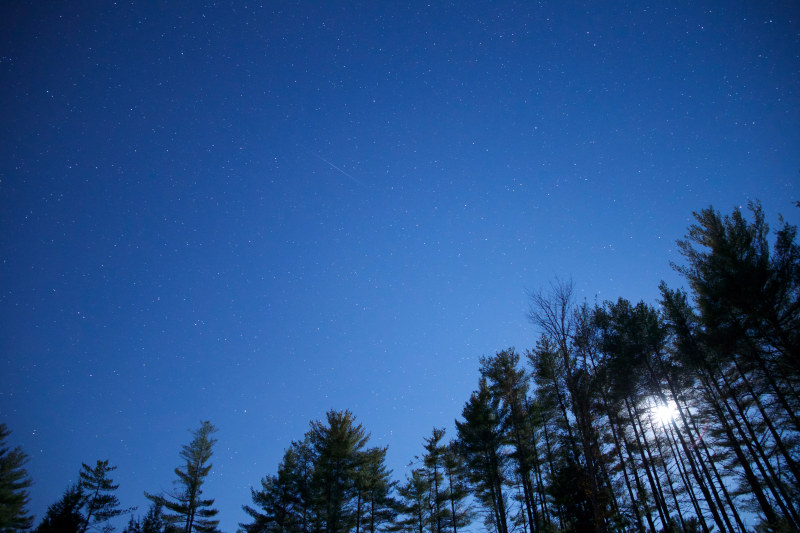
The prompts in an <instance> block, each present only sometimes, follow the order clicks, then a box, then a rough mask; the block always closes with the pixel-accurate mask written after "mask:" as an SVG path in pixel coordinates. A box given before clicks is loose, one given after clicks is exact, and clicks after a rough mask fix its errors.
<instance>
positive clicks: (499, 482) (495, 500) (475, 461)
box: [456, 377, 508, 533]
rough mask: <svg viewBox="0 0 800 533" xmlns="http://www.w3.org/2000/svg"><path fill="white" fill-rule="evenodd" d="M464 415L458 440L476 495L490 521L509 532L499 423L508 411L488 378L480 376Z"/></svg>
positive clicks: (505, 460)
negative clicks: (494, 395)
mask: <svg viewBox="0 0 800 533" xmlns="http://www.w3.org/2000/svg"><path fill="white" fill-rule="evenodd" d="M461 416H462V417H463V418H464V421H463V422H459V421H456V429H457V430H458V441H459V446H460V449H461V451H462V453H463V456H464V459H465V460H466V466H467V475H468V477H469V479H470V481H471V482H472V484H473V486H474V487H475V496H476V497H477V499H478V501H480V502H481V504H482V505H483V507H484V508H485V509H486V511H487V521H488V522H489V523H490V524H492V525H493V526H494V528H495V529H496V531H497V532H498V533H508V520H507V514H508V496H507V494H506V493H505V492H504V491H505V490H506V489H507V488H508V480H507V476H506V468H507V463H508V456H507V454H506V453H505V450H504V449H503V430H502V427H501V426H500V421H501V420H503V418H504V417H505V414H504V412H503V409H502V406H501V405H500V400H499V399H498V398H495V397H493V396H492V394H491V391H490V390H489V386H488V385H487V383H486V378H484V377H481V379H480V382H479V387H478V390H477V391H475V392H473V393H472V396H471V397H470V399H469V401H467V403H466V405H465V406H464V410H463V412H462V415H461Z"/></svg>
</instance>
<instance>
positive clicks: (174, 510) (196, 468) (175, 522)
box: [145, 421, 219, 533]
mask: <svg viewBox="0 0 800 533" xmlns="http://www.w3.org/2000/svg"><path fill="white" fill-rule="evenodd" d="M216 431H217V428H216V427H214V425H213V424H212V423H211V422H209V421H204V422H202V423H201V424H200V428H199V429H197V430H195V431H193V432H192V434H193V435H194V438H193V439H192V441H191V442H190V443H189V444H188V445H186V446H184V447H183V449H182V450H181V453H180V456H181V458H182V459H183V460H184V461H185V462H186V463H185V466H184V467H183V469H181V468H180V467H178V468H176V469H175V474H176V475H177V476H178V479H177V481H176V485H178V488H176V489H175V491H174V492H173V493H172V494H170V495H166V496H165V495H159V494H148V493H146V492H145V496H147V498H148V499H150V500H151V501H152V502H154V503H156V504H160V505H162V506H163V507H164V509H165V510H166V511H168V512H167V513H165V514H164V515H163V520H164V522H166V523H167V525H171V526H173V527H180V529H182V530H183V532H184V533H192V532H194V531H197V532H199V533H210V532H213V531H216V528H217V524H219V520H214V518H213V517H214V516H216V514H217V512H218V511H217V510H216V509H213V508H212V506H213V505H214V500H213V499H203V498H202V495H203V490H202V487H203V482H204V481H205V478H206V477H207V476H208V474H209V472H211V467H212V465H211V464H210V463H209V462H208V461H209V460H210V459H211V455H212V454H213V447H214V443H215V442H217V440H216V439H213V438H211V435H212V434H213V433H214V432H216Z"/></svg>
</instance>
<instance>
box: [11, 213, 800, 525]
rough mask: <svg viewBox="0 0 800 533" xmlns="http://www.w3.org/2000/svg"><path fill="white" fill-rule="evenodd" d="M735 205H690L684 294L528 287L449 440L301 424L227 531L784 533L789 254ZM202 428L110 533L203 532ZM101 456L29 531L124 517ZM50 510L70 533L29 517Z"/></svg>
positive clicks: (788, 479)
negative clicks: (416, 447) (172, 482)
mask: <svg viewBox="0 0 800 533" xmlns="http://www.w3.org/2000/svg"><path fill="white" fill-rule="evenodd" d="M750 212H751V216H750V217H749V218H750V219H749V220H748V219H747V218H746V217H745V216H744V215H743V214H742V213H741V212H740V211H738V210H736V211H734V212H733V213H732V214H731V215H727V216H722V215H720V213H718V212H716V211H714V210H713V209H711V208H709V209H705V210H703V211H701V212H699V213H696V214H695V219H696V223H695V224H693V225H692V226H690V228H689V230H688V233H687V235H686V237H685V239H684V240H682V241H679V243H678V244H679V247H680V250H681V252H682V254H683V257H684V259H685V264H683V265H680V266H675V268H676V269H678V270H679V272H680V273H681V274H682V275H683V276H684V277H685V279H686V281H687V284H688V287H689V293H687V292H684V291H682V290H676V289H672V288H670V287H667V286H666V285H663V284H662V286H661V287H660V292H661V297H660V301H659V302H658V305H657V306H656V307H654V306H651V305H648V304H646V303H643V302H639V303H635V304H634V303H632V302H629V301H627V300H624V299H619V300H617V301H615V302H605V303H603V304H588V303H585V302H583V303H581V302H576V301H575V298H574V294H573V288H572V285H571V283H564V282H556V283H554V284H552V285H551V286H550V287H549V288H548V289H544V290H540V291H538V292H535V293H533V294H531V296H530V303H531V306H530V311H529V317H530V319H531V321H532V322H533V324H534V325H535V326H536V327H537V328H538V329H539V330H540V332H541V337H540V339H539V340H538V342H537V343H536V346H534V347H533V348H532V349H529V350H526V351H525V352H524V353H519V352H517V351H516V350H514V349H507V350H503V351H500V352H498V353H496V354H495V355H493V356H489V357H483V358H481V360H480V379H479V382H478V384H477V388H476V390H475V391H474V392H473V393H472V395H471V396H470V398H468V399H467V400H466V402H465V405H464V408H463V411H462V413H461V416H460V417H459V419H458V420H456V422H455V430H456V431H455V434H454V435H452V436H451V438H449V439H446V438H445V437H446V435H445V430H444V429H440V428H434V429H433V430H432V432H431V434H430V435H429V436H427V437H425V438H423V439H421V442H422V449H421V455H420V456H419V457H417V458H415V461H414V462H413V463H412V465H413V468H412V469H411V471H410V472H409V473H408V474H407V476H406V477H405V479H402V480H394V479H392V476H391V472H390V471H389V470H388V469H387V467H386V464H385V458H386V448H380V447H371V446H369V435H368V433H367V432H366V430H365V429H364V428H363V427H362V425H361V424H359V423H357V422H356V420H355V417H354V416H353V415H352V414H351V413H350V412H349V411H331V412H329V413H328V414H327V416H326V419H325V420H323V421H316V422H312V423H311V425H310V427H309V430H308V432H307V433H306V434H305V435H304V436H303V438H302V439H301V440H298V441H295V442H293V443H291V444H290V445H289V447H288V448H287V449H286V451H285V453H284V456H283V459H282V460H281V462H280V464H279V465H278V467H277V470H276V472H275V473H274V474H269V475H267V476H265V477H264V478H263V479H262V480H261V482H260V485H259V486H258V487H255V488H253V489H252V490H251V492H252V498H251V499H252V501H251V502H250V503H249V504H248V505H245V506H244V507H243V508H244V510H245V512H246V513H247V515H248V517H249V518H248V522H247V523H243V524H240V526H241V530H242V531H245V532H248V533H256V532H269V533H343V532H348V533H350V532H352V533H376V532H399V531H403V532H409V533H459V532H460V531H466V530H467V529H469V530H475V529H476V528H477V529H485V530H487V531H490V532H492V533H517V532H519V533H526V532H530V533H540V532H542V533H544V532H556V531H565V532H566V531H574V532H595V531H596V532H617V531H636V532H645V531H651V532H655V531H668V532H679V531H684V532H699V531H702V532H710V531H722V532H738V531H752V530H754V529H755V530H757V531H762V532H775V533H778V532H783V531H787V532H788V531H799V530H800V392H799V391H800V247H798V244H797V242H796V228H795V227H794V226H791V225H789V224H787V223H785V222H784V221H783V220H781V221H780V227H779V228H778V229H777V231H776V232H775V233H774V243H773V244H772V246H770V243H769V242H768V238H769V237H770V231H769V228H768V227H767V224H766V222H765V220H764V215H763V213H762V210H761V208H760V206H759V205H758V204H752V205H750ZM213 430H214V428H213V426H212V425H211V424H210V423H207V422H206V423H204V424H203V425H202V426H201V428H200V429H199V430H198V431H197V432H196V433H195V438H194V440H193V441H192V443H191V444H190V445H189V446H187V447H184V450H183V452H182V454H181V456H182V458H183V459H185V461H186V462H185V465H184V468H183V469H180V468H179V469H176V474H177V475H178V481H179V485H178V486H179V489H178V490H176V492H175V493H173V494H171V495H152V494H148V495H147V496H148V498H150V500H151V502H152V505H151V508H150V509H149V511H148V512H147V513H146V514H145V515H144V516H142V517H141V518H132V519H131V521H130V523H129V524H128V526H127V528H126V532H129V533H142V532H148V533H150V532H159V533H161V532H167V531H184V532H186V533H189V532H191V531H216V528H217V522H216V520H215V519H214V515H215V514H216V510H214V509H213V500H210V499H206V500H204V499H202V490H201V487H202V481H203V479H204V477H205V476H206V475H207V474H208V472H209V469H210V463H209V462H208V461H209V459H210V457H211V447H212V445H213V443H214V440H213V439H211V438H210V435H211V433H213ZM2 431H3V433H2V437H3V445H2V450H0V452H2V455H1V456H0V461H2V464H1V465H0V466H1V468H0V472H2V477H3V478H6V477H8V478H9V479H10V480H11V481H9V482H6V481H5V479H4V480H3V481H2V482H1V483H0V506H2V512H1V513H0V531H6V530H15V529H25V528H26V527H30V526H31V524H30V522H31V520H30V517H29V516H26V514H25V510H24V509H25V505H26V498H27V495H26V493H25V487H26V486H27V485H26V479H27V478H26V476H25V475H24V468H23V466H22V465H23V464H24V454H23V453H22V452H21V450H19V449H16V450H11V451H9V450H8V449H7V448H5V445H4V440H5V437H6V435H7V431H6V430H5V427H4V426H3V427H2ZM7 465H11V467H8V466H7ZM112 469H113V467H109V466H108V463H107V462H98V464H97V467H95V468H94V469H91V468H89V467H88V466H87V465H84V466H83V471H82V472H81V481H80V483H79V484H78V485H77V486H76V487H71V488H70V489H69V490H68V491H67V492H66V493H65V494H64V496H63V497H62V499H61V500H60V501H59V502H57V503H56V504H54V505H53V506H51V508H50V509H49V510H48V514H47V516H45V519H44V521H43V522H42V524H41V525H40V526H39V527H38V528H37V531H42V532H45V531H85V530H86V529H87V527H89V524H92V525H98V524H104V523H107V522H106V520H107V519H108V518H110V517H111V516H116V515H119V514H121V513H123V512H129V511H127V510H121V509H120V508H119V502H117V501H116V499H115V498H113V490H114V488H115V486H114V485H113V483H112V482H111V480H110V479H108V476H107V474H108V472H109V471H111V470H112ZM9 473H10V474H9ZM9 495H11V496H14V498H16V499H13V498H10V497H9ZM100 496H105V497H106V499H105V500H104V499H98V498H99V497H100ZM6 502H11V503H10V504H7V503H6ZM70 502H72V503H70ZM64 509H73V511H74V516H73V522H71V523H70V524H72V525H70V528H69V529H66V528H63V527H62V528H57V529H46V525H47V523H48V520H49V521H50V522H51V523H52V522H53V520H55V519H57V518H58V517H63V516H64V515H65V512H64ZM66 514H67V515H68V514H69V513H66ZM14 520H17V521H16V522H14ZM26 520H27V521H26ZM43 528H44V529H43Z"/></svg>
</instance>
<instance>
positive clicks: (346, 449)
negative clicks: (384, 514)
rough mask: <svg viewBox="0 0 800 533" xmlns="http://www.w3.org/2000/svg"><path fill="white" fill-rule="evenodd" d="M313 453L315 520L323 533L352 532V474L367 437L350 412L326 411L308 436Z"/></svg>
mask: <svg viewBox="0 0 800 533" xmlns="http://www.w3.org/2000/svg"><path fill="white" fill-rule="evenodd" d="M308 437H309V441H310V443H311V446H312V449H313V450H314V455H315V463H314V474H313V492H314V500H315V507H316V509H315V519H316V520H317V521H318V526H319V528H320V530H321V531H323V532H325V533H341V532H344V531H350V530H351V529H354V528H355V526H356V522H357V512H356V510H355V509H354V508H353V507H354V501H355V500H356V498H357V495H358V492H357V490H356V472H357V471H358V469H359V468H360V467H361V465H362V462H363V458H364V451H365V446H366V444H367V442H368V441H369V434H368V433H367V432H366V431H365V430H364V427H363V426H362V425H361V424H356V422H355V417H354V416H353V414H352V413H351V412H350V411H329V412H328V413H327V415H326V421H325V422H322V421H314V422H312V423H311V429H310V431H309V433H308Z"/></svg>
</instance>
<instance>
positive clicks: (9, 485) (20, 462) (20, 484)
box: [0, 424, 33, 532]
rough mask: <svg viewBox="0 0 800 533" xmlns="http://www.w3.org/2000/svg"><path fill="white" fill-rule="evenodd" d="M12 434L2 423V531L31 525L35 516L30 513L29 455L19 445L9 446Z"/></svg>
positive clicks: (0, 518) (0, 473) (0, 515)
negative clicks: (12, 447) (27, 466)
mask: <svg viewBox="0 0 800 533" xmlns="http://www.w3.org/2000/svg"><path fill="white" fill-rule="evenodd" d="M9 434H10V432H9V430H8V428H7V427H6V425H5V424H0V531H3V532H5V531H15V530H19V529H28V528H30V527H31V522H32V521H33V517H32V516H31V515H30V514H28V510H27V506H28V491H27V490H25V489H27V488H28V487H30V486H31V480H30V478H29V477H28V473H27V472H26V471H25V463H26V462H28V456H27V455H26V454H25V452H23V451H22V448H20V447H19V446H17V447H16V448H14V449H11V448H8V447H7V445H6V438H7V437H8V435H9Z"/></svg>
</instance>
